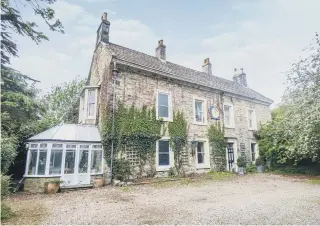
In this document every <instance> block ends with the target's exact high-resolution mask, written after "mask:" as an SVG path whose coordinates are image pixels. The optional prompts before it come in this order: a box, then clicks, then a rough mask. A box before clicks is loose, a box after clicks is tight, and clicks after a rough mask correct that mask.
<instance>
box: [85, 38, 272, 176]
mask: <svg viewBox="0 0 320 226" xmlns="http://www.w3.org/2000/svg"><path fill="white" fill-rule="evenodd" d="M112 59H113V58H112V51H111V50H110V49H108V45H104V44H101V45H99V46H98V47H97V49H96V52H95V54H94V57H93V63H92V67H91V73H90V85H96V84H101V86H100V94H99V100H100V101H99V105H98V108H99V110H98V112H99V115H98V116H97V117H98V118H99V125H101V115H102V112H103V109H105V108H106V106H107V105H109V106H111V103H112V94H113V78H112V77H113V76H112V70H113V68H114V64H113V63H112ZM116 67H117V70H118V71H119V76H118V79H117V85H116V90H115V92H116V99H117V100H120V101H122V102H123V103H125V104H126V105H128V106H129V105H132V104H134V105H135V106H136V107H142V106H143V105H146V106H148V107H154V106H156V97H157V90H161V91H166V92H169V93H170V95H171V101H172V109H173V111H176V110H180V111H183V112H184V114H185V117H186V119H187V121H188V124H189V127H188V138H189V140H190V141H191V140H192V139H196V140H202V141H205V142H208V138H207V135H206V133H207V130H208V127H209V126H210V125H211V124H215V123H217V121H216V120H211V119H210V117H209V114H207V116H206V121H207V123H205V124H204V125H198V124H196V123H194V102H193V101H194V98H201V99H204V100H205V104H206V109H208V108H209V106H215V107H217V108H218V109H219V111H220V112H221V114H222V115H221V118H222V119H223V105H224V104H225V103H228V104H231V105H232V106H233V112H234V119H233V120H234V126H233V127H232V128H225V137H226V138H227V139H228V141H229V142H232V143H234V144H235V146H234V148H235V159H236V158H237V157H238V156H239V155H240V149H243V154H245V155H246V157H247V160H248V161H251V143H255V142H256V140H255V138H254V134H253V133H254V132H253V131H252V130H249V129H248V109H253V110H254V111H255V115H256V122H257V128H259V126H260V123H265V122H267V121H268V120H270V119H271V114H270V108H269V104H266V103H262V102H259V101H257V100H251V99H249V98H245V97H241V96H237V95H231V94H225V93H223V92H221V91H219V90H212V89H208V88H205V87H201V86H199V85H195V84H190V83H186V82H181V81H178V80H172V79H165V78H163V77H162V76H157V75H155V74H152V73H149V72H148V71H143V70H138V69H134V68H131V67H128V66H125V65H122V64H119V63H117V64H116ZM220 122H223V120H220ZM166 136H169V134H166ZM240 146H241V148H240ZM187 149H188V150H186V151H187V152H186V162H187V163H188V164H186V168H187V171H192V172H203V170H205V169H197V167H196V166H195V165H196V164H195V161H196V160H195V156H192V155H191V151H190V150H189V149H190V147H188V148H187ZM211 157H212V156H211ZM210 168H214V165H213V164H212V159H211V164H210V166H209V167H208V168H207V169H210ZM163 175H166V174H165V173H163Z"/></svg>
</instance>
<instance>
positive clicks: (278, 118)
mask: <svg viewBox="0 0 320 226" xmlns="http://www.w3.org/2000/svg"><path fill="white" fill-rule="evenodd" d="M309 53H310V55H309V56H308V57H306V58H303V59H301V60H300V61H298V62H297V63H295V64H293V68H292V69H291V70H290V71H289V72H288V80H287V83H288V87H287V90H286V92H285V95H284V97H283V102H282V104H281V106H280V107H279V108H277V109H275V110H274V111H273V113H272V121H271V122H269V123H267V124H266V125H263V126H262V127H261V129H260V131H259V133H258V138H259V141H258V143H259V150H260V156H264V157H266V158H267V159H268V161H269V162H270V163H271V164H288V165H294V166H297V165H299V164H300V163H301V162H302V161H303V160H305V159H311V160H312V161H313V162H320V102H319V101H318V100H319V98H320V83H319V81H320V40H319V37H318V34H316V37H315V45H311V48H310V49H309Z"/></svg>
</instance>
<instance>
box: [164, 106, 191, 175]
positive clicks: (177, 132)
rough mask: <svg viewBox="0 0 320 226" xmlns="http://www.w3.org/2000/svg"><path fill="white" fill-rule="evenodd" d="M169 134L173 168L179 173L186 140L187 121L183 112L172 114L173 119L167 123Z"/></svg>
mask: <svg viewBox="0 0 320 226" xmlns="http://www.w3.org/2000/svg"><path fill="white" fill-rule="evenodd" d="M168 129H169V134H170V147H171V150H172V151H173V153H174V160H175V168H176V170H177V173H178V174H180V173H181V168H182V164H183V154H184V151H185V147H186V145H187V142H188V123H187V121H186V119H185V117H184V114H183V112H180V111H177V112H174V114H173V121H172V122H169V125H168Z"/></svg>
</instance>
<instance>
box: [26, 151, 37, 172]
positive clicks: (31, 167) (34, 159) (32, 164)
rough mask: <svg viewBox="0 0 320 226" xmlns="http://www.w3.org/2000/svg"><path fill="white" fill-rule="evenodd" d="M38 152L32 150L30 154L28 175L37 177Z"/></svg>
mask: <svg viewBox="0 0 320 226" xmlns="http://www.w3.org/2000/svg"><path fill="white" fill-rule="evenodd" d="M37 158H38V150H35V149H31V150H30V154H29V164H28V175H36V167H37Z"/></svg>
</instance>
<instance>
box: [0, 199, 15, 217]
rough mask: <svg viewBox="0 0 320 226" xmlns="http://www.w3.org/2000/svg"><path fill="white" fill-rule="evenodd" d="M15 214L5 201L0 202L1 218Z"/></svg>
mask: <svg viewBox="0 0 320 226" xmlns="http://www.w3.org/2000/svg"><path fill="white" fill-rule="evenodd" d="M14 215H15V214H14V212H13V211H12V210H11V208H10V206H8V205H7V204H6V203H4V202H1V220H6V219H9V218H11V217H13V216H14Z"/></svg>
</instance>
